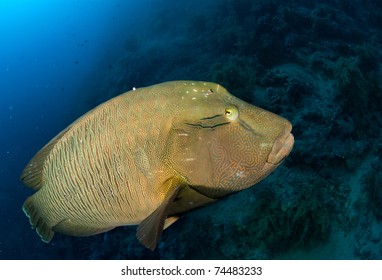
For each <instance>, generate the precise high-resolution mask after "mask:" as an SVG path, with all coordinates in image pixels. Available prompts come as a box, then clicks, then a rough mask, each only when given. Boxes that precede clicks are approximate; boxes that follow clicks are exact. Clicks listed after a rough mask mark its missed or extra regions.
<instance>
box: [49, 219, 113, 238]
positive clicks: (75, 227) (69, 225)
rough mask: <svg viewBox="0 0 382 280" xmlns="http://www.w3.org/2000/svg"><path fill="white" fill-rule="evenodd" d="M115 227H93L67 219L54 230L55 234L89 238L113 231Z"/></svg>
mask: <svg viewBox="0 0 382 280" xmlns="http://www.w3.org/2000/svg"><path fill="white" fill-rule="evenodd" d="M113 228H114V226H109V227H108V226H105V227H95V226H94V227H93V226H87V225H80V224H75V223H73V222H72V221H71V220H70V219H65V220H62V221H61V222H59V223H58V224H57V225H55V226H54V227H53V228H52V229H53V230H54V231H55V232H59V233H64V234H67V235H73V236H89V235H94V234H98V233H103V232H106V231H109V230H112V229H113Z"/></svg>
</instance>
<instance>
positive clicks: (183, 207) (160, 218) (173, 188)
mask: <svg viewBox="0 0 382 280" xmlns="http://www.w3.org/2000/svg"><path fill="white" fill-rule="evenodd" d="M166 185H167V186H166V188H168V189H169V191H168V193H167V195H166V197H165V199H164V200H163V202H162V204H161V205H160V206H159V207H158V208H157V209H156V210H155V211H154V212H153V213H151V214H150V215H149V216H148V217H147V218H146V219H144V220H143V221H142V222H141V223H140V225H139V226H138V230H137V238H138V240H139V242H141V243H142V245H143V246H145V247H146V248H148V249H150V250H154V249H155V248H156V246H157V244H158V241H159V238H160V236H161V235H162V232H163V230H164V229H166V228H167V227H169V226H170V225H172V224H173V223H174V222H176V221H177V220H178V218H179V214H181V213H184V212H187V211H189V210H192V209H194V208H198V207H200V206H203V205H206V204H209V203H212V202H215V201H216V199H213V198H210V197H207V196H205V195H204V194H202V193H200V192H198V191H197V190H196V189H194V188H192V187H190V186H189V185H187V183H186V182H183V181H182V180H179V179H176V178H171V179H169V180H167V182H166Z"/></svg>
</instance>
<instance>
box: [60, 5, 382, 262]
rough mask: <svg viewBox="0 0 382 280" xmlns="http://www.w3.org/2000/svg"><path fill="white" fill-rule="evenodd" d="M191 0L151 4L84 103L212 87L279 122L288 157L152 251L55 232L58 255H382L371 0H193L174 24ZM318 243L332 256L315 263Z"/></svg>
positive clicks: (380, 33)
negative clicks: (287, 127)
mask: <svg viewBox="0 0 382 280" xmlns="http://www.w3.org/2000/svg"><path fill="white" fill-rule="evenodd" d="M170 2H171V1H170ZM191 2H192V3H188V2H187V3H185V4H184V5H186V6H184V5H183V4H182V5H181V4H179V2H178V1H174V2H173V5H172V6H171V11H170V10H169V8H168V6H166V5H161V4H160V3H158V7H154V8H153V12H152V16H151V17H150V18H151V21H150V22H148V23H147V28H146V30H144V31H142V32H141V33H140V34H139V36H132V37H130V38H126V50H125V52H124V53H123V54H122V55H121V59H120V61H119V62H118V63H116V64H115V65H116V66H115V67H113V69H111V71H110V72H109V75H108V76H107V77H105V79H103V80H100V81H99V84H97V85H96V86H97V88H99V89H102V90H103V91H104V95H103V96H102V97H95V98H100V99H103V100H104V99H107V98H109V97H111V96H114V95H116V94H117V93H120V92H123V91H126V90H129V89H131V88H132V87H133V86H145V85H150V84H154V83H156V82H161V81H167V80H175V79H192V80H194V79H199V80H211V81H213V82H218V83H221V84H222V85H223V86H225V87H226V88H227V89H228V90H229V91H230V92H232V93H233V94H234V95H236V96H238V97H240V98H242V99H244V100H246V101H248V102H251V103H253V104H255V105H259V106H261V107H264V108H265V109H268V110H270V111H273V112H275V113H278V114H281V115H283V116H285V117H286V118H287V119H289V120H291V122H292V123H293V125H294V128H293V133H294V135H295V140H296V141H295V147H294V150H293V151H292V153H291V155H290V157H289V158H288V159H287V161H286V162H285V163H284V165H283V166H282V167H281V168H279V169H278V170H277V171H276V172H275V173H274V174H273V175H271V176H270V177H269V178H267V179H266V180H265V181H264V182H261V183H260V184H258V185H256V186H255V187H253V188H251V189H249V190H247V191H244V192H242V193H238V194H235V195H232V196H230V197H228V198H227V199H225V200H223V201H221V202H219V203H217V204H216V205H212V206H210V207H207V208H204V209H201V210H198V211H196V212H193V213H190V214H188V215H185V216H184V217H183V218H182V219H181V220H180V221H179V222H177V223H175V224H174V225H173V226H171V227H170V228H169V229H168V230H166V231H165V233H164V235H163V238H162V240H161V242H160V245H159V248H158V250H157V251H155V252H150V251H147V250H146V249H144V248H143V247H142V246H141V245H140V244H139V243H138V242H137V241H136V240H135V227H126V228H119V229H116V230H113V231H111V232H109V233H106V234H104V235H99V236H94V237H89V238H86V239H84V238H81V239H78V238H77V239H76V238H70V237H61V238H62V240H63V242H66V243H65V244H67V245H65V247H66V248H69V249H68V250H67V252H66V253H65V254H64V255H63V257H65V258H76V259H77V258H80V259H82V258H86V259H87V258H90V259H158V258H161V259H275V258H280V257H281V256H282V257H283V258H298V257H299V258H301V257H302V258H304V256H305V257H306V258H312V255H311V254H310V255H309V253H310V252H317V254H316V256H319V257H322V258H342V259H349V258H362V259H372V258H374V259H375V258H382V251H381V250H380V249H378V248H382V225H381V220H382V216H381V213H382V205H381V201H382V189H381V175H380V174H381V166H382V164H381V146H380V144H378V143H380V139H381V135H380V131H381V127H382V116H381V110H380V104H382V94H381V92H382V85H381V81H382V71H381V69H380V64H381V50H380V45H381V43H382V30H381V26H382V6H381V4H380V2H378V1H360V0H359V1H358V0H356V1H351V2H349V1H342V0H325V1H319V2H314V1H313V2H312V1H303V0H297V1H282V0H272V1H265V0H264V1H251V0H240V1H238V0H221V1H199V0H197V1H196V2H197V3H196V4H200V5H201V6H200V7H204V8H200V9H198V10H195V9H193V13H190V14H186V15H185V14H184V13H182V11H183V9H184V8H187V7H188V8H190V9H191V8H192V7H191V6H193V5H196V4H195V1H191ZM199 2H200V3H199ZM211 9H213V10H214V12H213V16H211V13H210V11H211ZM205 11H208V13H207V12H205ZM179 14H182V15H184V18H183V19H182V21H180V22H178V23H177V24H172V22H173V19H174V18H177V17H178V15H179ZM338 236H345V237H346V238H345V237H344V238H342V237H341V238H342V240H345V241H343V242H347V243H344V244H342V243H341V242H335V240H337V239H336V237H338ZM338 238H339V237H338ZM325 246H330V247H331V250H329V253H326V255H325V256H323V255H319V252H320V250H321V249H322V248H324V247H325ZM341 246H342V247H341ZM297 250H299V251H302V252H304V254H305V255H304V254H300V255H298V256H297V255H296V254H295V252H296V251H297Z"/></svg>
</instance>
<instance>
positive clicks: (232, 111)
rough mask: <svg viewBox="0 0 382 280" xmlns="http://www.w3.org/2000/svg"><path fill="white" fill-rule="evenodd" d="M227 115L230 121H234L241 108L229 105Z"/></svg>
mask: <svg viewBox="0 0 382 280" xmlns="http://www.w3.org/2000/svg"><path fill="white" fill-rule="evenodd" d="M225 116H226V117H227V118H228V119H229V120H230V121H234V120H236V119H237V117H238V116H239V110H238V109H237V108H236V107H235V106H229V107H227V108H226V109H225Z"/></svg>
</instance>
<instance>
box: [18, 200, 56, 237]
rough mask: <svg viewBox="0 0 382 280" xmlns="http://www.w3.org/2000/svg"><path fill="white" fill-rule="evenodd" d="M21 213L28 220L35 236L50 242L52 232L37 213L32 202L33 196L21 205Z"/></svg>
mask: <svg viewBox="0 0 382 280" xmlns="http://www.w3.org/2000/svg"><path fill="white" fill-rule="evenodd" d="M23 211H24V213H25V215H26V216H27V217H28V218H29V222H30V224H31V225H32V226H33V227H34V228H35V229H36V232H37V234H38V235H39V236H40V237H41V240H42V241H44V242H46V243H49V242H50V240H52V238H53V235H54V231H53V230H52V228H51V227H49V226H48V224H47V223H46V221H45V220H44V218H43V217H42V216H41V214H40V213H39V211H38V208H37V207H36V206H35V203H34V202H33V196H30V197H28V198H27V199H26V200H25V202H24V204H23Z"/></svg>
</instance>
